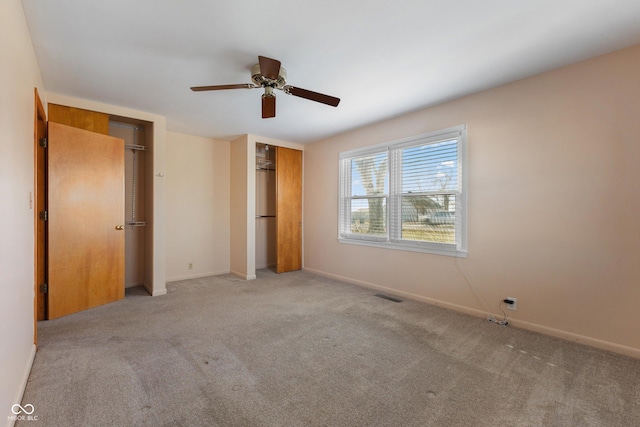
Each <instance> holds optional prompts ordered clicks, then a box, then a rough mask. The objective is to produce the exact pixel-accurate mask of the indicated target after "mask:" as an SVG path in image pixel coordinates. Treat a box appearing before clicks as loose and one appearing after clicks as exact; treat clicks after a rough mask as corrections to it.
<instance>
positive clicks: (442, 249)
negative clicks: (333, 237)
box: [338, 237, 467, 258]
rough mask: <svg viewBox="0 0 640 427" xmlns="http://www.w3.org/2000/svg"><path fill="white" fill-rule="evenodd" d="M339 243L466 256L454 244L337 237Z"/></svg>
mask: <svg viewBox="0 0 640 427" xmlns="http://www.w3.org/2000/svg"><path fill="white" fill-rule="evenodd" d="M338 242H339V243H346V244H349V245H360V246H371V247H375V248H382V249H392V250H398V251H409V252H421V253H426V254H434V255H445V256H453V257H458V258H466V257H467V251H466V250H459V249H456V248H455V246H454V245H447V244H438V243H431V244H428V246H427V245H423V244H411V243H407V244H404V243H398V242H389V241H386V240H385V241H375V240H363V239H350V238H344V237H339V238H338Z"/></svg>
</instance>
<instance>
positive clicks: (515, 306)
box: [505, 297, 518, 311]
mask: <svg viewBox="0 0 640 427" xmlns="http://www.w3.org/2000/svg"><path fill="white" fill-rule="evenodd" d="M505 301H511V304H509V303H505V304H506V306H507V308H508V309H509V310H513V311H516V310H517V309H518V300H517V299H516V298H514V297H506V298H505Z"/></svg>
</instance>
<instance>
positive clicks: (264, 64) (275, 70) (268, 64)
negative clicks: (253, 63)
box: [258, 56, 280, 80]
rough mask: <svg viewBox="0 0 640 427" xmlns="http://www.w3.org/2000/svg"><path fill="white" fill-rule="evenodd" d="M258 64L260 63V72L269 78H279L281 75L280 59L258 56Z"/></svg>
mask: <svg viewBox="0 0 640 427" xmlns="http://www.w3.org/2000/svg"><path fill="white" fill-rule="evenodd" d="M258 64H259V65H260V74H262V75H263V76H264V77H266V78H268V79H269V80H278V76H279V75H280V61H278V60H277V59H271V58H267V57H266V56H258Z"/></svg>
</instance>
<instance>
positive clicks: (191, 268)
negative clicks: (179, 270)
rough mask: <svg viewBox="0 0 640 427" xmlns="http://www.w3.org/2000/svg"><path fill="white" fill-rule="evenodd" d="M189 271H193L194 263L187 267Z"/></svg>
mask: <svg viewBox="0 0 640 427" xmlns="http://www.w3.org/2000/svg"><path fill="white" fill-rule="evenodd" d="M187 269H188V270H193V263H192V262H190V263H189V264H188V265H187Z"/></svg>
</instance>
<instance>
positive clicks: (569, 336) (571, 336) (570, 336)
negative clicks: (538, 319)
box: [303, 267, 640, 359]
mask: <svg viewBox="0 0 640 427" xmlns="http://www.w3.org/2000/svg"><path fill="white" fill-rule="evenodd" d="M303 270H305V271H308V272H309V273H313V274H317V275H319V276H324V277H328V278H331V279H335V280H340V281H343V282H347V283H352V284H354V285H358V286H363V287H366V288H370V289H376V290H380V291H385V292H389V293H392V294H395V295H399V296H403V297H405V298H408V299H412V300H416V301H421V302H426V303H428V304H433V305H437V306H439V307H444V308H447V309H450V310H454V311H457V312H460V313H465V314H470V315H472V316H476V317H480V318H484V319H486V318H487V316H488V315H489V314H490V315H492V316H494V317H495V318H500V317H502V316H501V315H499V314H497V313H486V312H484V311H482V310H477V309H474V308H470V307H465V306H461V305H457V304H452V303H449V302H446V301H440V300H437V299H433V298H429V297H425V296H422V295H417V294H413V293H411V292H405V291H400V290H398V289H393V288H388V287H385V286H380V285H376V284H373V283H369V282H365V281H363V280H357V279H352V278H349V277H344V276H340V275H337V274H332V273H327V272H324V271H320V270H315V269H313V268H308V267H303ZM509 324H510V325H512V326H515V327H516V328H522V329H527V330H530V331H534V332H539V333H541V334H545V335H550V336H552V337H555V338H562V339H564V340H567V341H574V342H577V343H580V344H585V345H588V346H591V347H595V348H599V349H602V350H607V351H611V352H614V353H618V354H623V355H625V356H630V357H634V358H637V359H640V349H638V348H634V347H629V346H625V345H622V344H617V343H614V342H610V341H605V340H601V339H598V338H593V337H588V336H585V335H580V334H575V333H573V332H568V331H563V330H561V329H555V328H551V327H548V326H544V325H539V324H537V323H531V322H526V321H524V320H518V319H509Z"/></svg>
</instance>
